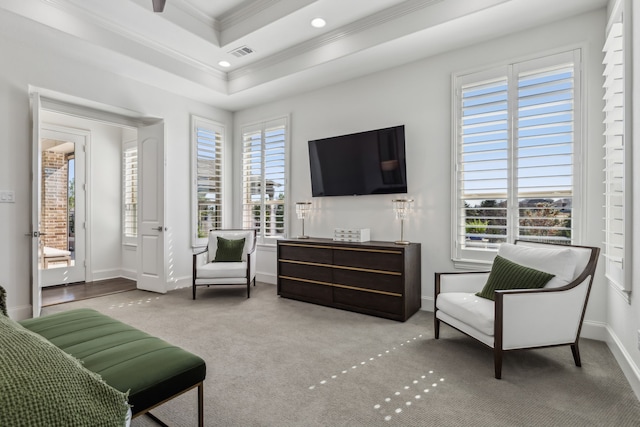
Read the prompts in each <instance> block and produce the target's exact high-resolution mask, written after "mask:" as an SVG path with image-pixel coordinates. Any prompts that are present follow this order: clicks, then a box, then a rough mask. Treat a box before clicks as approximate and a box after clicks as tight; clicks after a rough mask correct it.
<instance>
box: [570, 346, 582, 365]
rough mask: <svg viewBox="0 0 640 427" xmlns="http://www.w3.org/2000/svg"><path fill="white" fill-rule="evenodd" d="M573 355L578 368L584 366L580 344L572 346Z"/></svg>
mask: <svg viewBox="0 0 640 427" xmlns="http://www.w3.org/2000/svg"><path fill="white" fill-rule="evenodd" d="M571 353H573V361H574V362H576V366H578V367H580V366H582V363H581V362H580V349H579V348H578V343H577V342H576V343H575V344H571Z"/></svg>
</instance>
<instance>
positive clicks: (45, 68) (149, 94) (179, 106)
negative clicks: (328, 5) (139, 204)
mask: <svg viewBox="0 0 640 427" xmlns="http://www.w3.org/2000/svg"><path fill="white" fill-rule="evenodd" d="M0 52H2V64H3V66H2V67H0V153H1V154H0V190H11V191H14V192H15V199H16V201H15V203H1V204H0V236H2V239H0V240H1V242H0V284H1V285H2V286H3V287H5V288H6V289H7V293H8V307H9V309H10V314H11V316H12V317H14V318H24V317H28V316H29V314H30V312H31V306H30V305H31V297H30V292H31V284H30V244H31V239H30V238H29V237H26V236H25V233H28V232H29V231H30V228H31V226H30V222H31V221H30V216H31V190H30V188H31V183H30V179H31V178H30V176H31V160H30V159H31V157H30V155H31V154H30V153H31V149H30V147H31V123H30V106H29V96H28V88H29V85H33V86H36V87H40V88H46V89H49V90H52V91H57V92H60V93H65V94H69V95H72V96H76V97H79V98H83V99H87V100H90V101H93V102H96V103H101V104H106V105H110V106H115V107H119V108H123V109H127V110H130V111H134V112H138V113H140V114H141V115H143V116H148V117H159V118H163V119H164V120H165V139H166V159H167V161H166V182H167V188H166V199H165V202H166V206H167V212H166V226H167V227H168V228H169V230H168V232H167V242H168V248H167V252H168V253H170V255H171V259H172V260H171V263H170V264H168V265H167V274H168V280H169V281H170V283H169V284H168V285H167V287H168V288H171V287H173V286H177V284H178V283H181V284H184V283H189V282H190V277H191V254H192V250H191V241H190V238H189V236H190V228H191V217H190V212H191V204H190V194H191V192H190V188H191V186H190V182H191V179H190V167H191V166H190V165H191V163H190V152H191V150H190V122H189V115H190V114H191V113H193V114H197V115H199V116H202V117H207V118H210V119H211V120H215V121H218V122H220V123H223V124H225V125H226V128H227V132H229V137H231V136H232V135H231V129H232V126H231V119H232V115H231V113H229V112H227V111H224V110H221V109H218V108H215V107H212V106H208V105H204V104H202V103H198V102H195V101H191V100H189V99H186V98H182V97H179V96H175V95H172V94H169V93H167V92H163V91H161V90H158V89H156V88H153V87H150V86H146V85H145V84H143V83H141V82H137V81H133V80H130V79H127V78H124V77H121V76H117V75H114V74H110V73H107V72H104V71H102V70H100V69H97V68H93V67H90V66H87V65H84V64H82V63H79V62H76V61H74V60H72V59H70V58H64V57H60V56H59V55H55V54H53V53H52V52H50V51H47V50H42V49H40V48H38V47H37V46H34V45H30V44H25V43H22V42H20V41H16V40H13V39H11V38H9V37H8V36H6V35H0ZM229 151H230V150H229ZM97 179H100V178H97ZM96 191H97V190H96ZM118 206H119V201H118ZM117 215H118V216H119V215H120V213H119V212H118V213H117ZM118 253H119V252H118ZM110 262H111V261H109V263H110ZM107 264H108V263H107ZM107 264H105V265H103V268H104V269H108V268H110V266H109V265H107Z"/></svg>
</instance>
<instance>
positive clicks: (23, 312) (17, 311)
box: [7, 305, 33, 320]
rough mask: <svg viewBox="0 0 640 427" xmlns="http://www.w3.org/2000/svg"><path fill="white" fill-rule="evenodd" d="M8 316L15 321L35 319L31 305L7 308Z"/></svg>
mask: <svg viewBox="0 0 640 427" xmlns="http://www.w3.org/2000/svg"><path fill="white" fill-rule="evenodd" d="M7 314H8V315H9V317H10V318H11V319H13V320H24V319H30V318H31V317H33V309H32V308H31V305H21V306H19V307H11V308H7Z"/></svg>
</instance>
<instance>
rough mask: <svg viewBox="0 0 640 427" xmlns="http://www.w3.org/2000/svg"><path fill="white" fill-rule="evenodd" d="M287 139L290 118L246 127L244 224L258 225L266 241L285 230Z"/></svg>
mask: <svg viewBox="0 0 640 427" xmlns="http://www.w3.org/2000/svg"><path fill="white" fill-rule="evenodd" d="M286 140H287V119H286V118H281V119H276V120H271V121H268V122H263V123H258V124H255V125H251V126H245V127H243V130H242V200H243V203H242V212H243V227H244V228H256V229H258V235H259V238H260V239H261V240H262V241H264V239H268V238H274V237H281V236H284V233H285V212H286V209H285V207H286V199H285V179H286V176H285V150H286Z"/></svg>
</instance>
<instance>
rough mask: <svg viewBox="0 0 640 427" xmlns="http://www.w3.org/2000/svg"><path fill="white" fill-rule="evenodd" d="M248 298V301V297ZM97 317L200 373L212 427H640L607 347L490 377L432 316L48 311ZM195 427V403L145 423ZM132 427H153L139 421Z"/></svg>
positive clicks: (176, 304) (254, 302) (111, 303)
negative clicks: (201, 367) (577, 358)
mask: <svg viewBox="0 0 640 427" xmlns="http://www.w3.org/2000/svg"><path fill="white" fill-rule="evenodd" d="M252 290H253V289H252ZM78 307H90V308H95V309H97V310H99V311H101V312H103V313H106V314H108V315H110V316H113V317H115V318H117V319H120V320H122V321H124V322H126V323H129V324H131V325H133V326H135V327H138V328H140V329H142V330H144V331H146V332H148V333H150V334H153V335H156V336H158V337H161V338H163V339H165V340H167V341H169V342H171V343H174V344H176V345H178V346H181V347H183V348H185V349H187V350H189V351H191V352H193V353H195V354H198V355H200V356H201V357H202V358H203V359H205V361H206V362H207V379H206V381H205V424H206V425H207V426H225V427H226V426H229V427H231V426H242V427H250V426H265V427H266V426H278V427H280V426H282V427H286V426H304V427H307V426H310V427H311V426H456V427H457V426H491V427H494V426H498V427H499V426H505V427H507V426H576V427H578V426H579V427H585V426H598V427H601V426H640V402H639V401H638V399H637V398H636V397H635V395H634V393H633V391H632V390H631V388H630V386H629V384H628V383H627V381H626V379H625V378H624V375H623V374H622V371H621V370H620V368H619V366H618V365H617V364H616V362H615V360H614V358H613V356H612V354H611V352H610V351H609V349H608V348H607V346H606V345H605V344H604V343H602V342H598V341H592V340H584V339H583V340H581V344H580V346H581V347H580V349H581V355H582V362H583V366H582V368H577V367H576V366H575V365H574V364H573V358H572V356H571V350H570V349H569V347H558V348H550V349H540V350H530V351H518V352H511V353H508V354H506V355H505V360H504V366H503V371H502V372H503V379H502V380H496V379H494V378H493V359H492V357H493V356H492V352H491V350H490V349H488V348H486V347H483V346H482V345H480V344H478V343H477V342H475V341H473V340H471V339H470V338H467V337H465V336H464V335H462V334H460V333H459V332H457V331H455V330H453V329H451V328H449V327H447V326H443V327H442V329H441V337H440V339H439V340H435V339H434V338H433V321H432V313H429V312H423V311H421V312H418V313H417V314H415V315H414V316H413V317H411V318H410V319H409V320H408V321H407V322H404V323H401V322H396V321H392V320H386V319H380V318H377V317H372V316H367V315H361V314H357V313H351V312H348V311H343V310H337V309H331V308H327V307H322V306H317V305H313V304H307V303H303V302H299V301H293V300H288V299H284V298H280V297H278V296H277V295H276V287H275V286H273V285H269V284H264V283H258V284H257V287H256V288H254V291H253V292H252V297H251V298H250V299H246V297H245V291H244V290H243V288H242V287H235V288H233V287H229V288H218V289H204V288H200V289H199V290H198V299H197V300H196V301H193V300H192V299H191V290H190V289H179V290H175V291H171V292H169V293H167V294H166V295H158V294H154V293H150V292H144V291H131V292H124V293H120V294H116V295H110V296H105V297H100V298H95V299H90V300H84V301H78V302H73V303H67V304H61V305H57V306H52V307H47V308H45V309H44V310H43V312H44V314H47V313H52V312H58V311H64V310H70V309H73V308H78ZM153 412H154V414H156V415H157V416H159V417H160V418H161V419H163V420H164V421H165V422H166V423H168V424H169V425H172V426H174V425H175V426H195V425H196V392H195V391H190V392H188V393H186V394H184V395H183V396H181V397H179V398H176V399H174V400H172V401H170V402H167V403H165V404H164V405H162V406H161V407H159V408H157V409H156V410H154V411H153ZM132 425H133V426H134V427H140V426H152V425H154V423H153V422H152V421H151V420H150V419H148V418H147V417H139V418H136V419H135V420H134V421H133V423H132Z"/></svg>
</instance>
